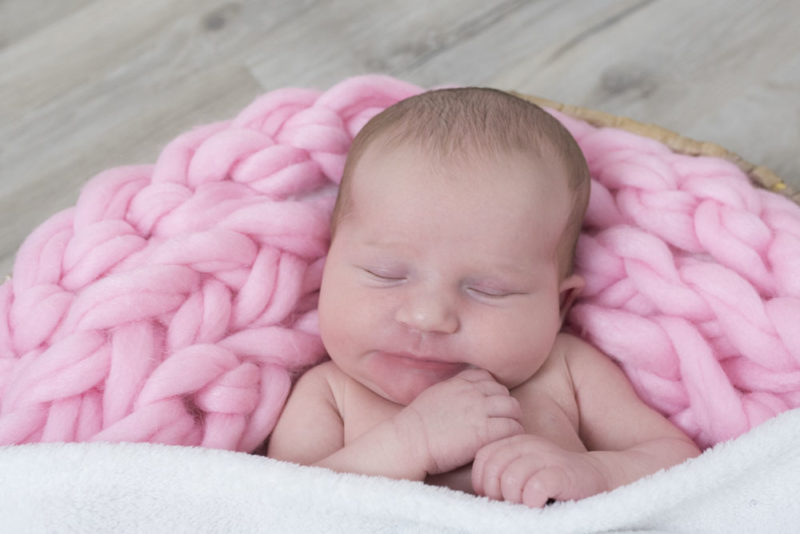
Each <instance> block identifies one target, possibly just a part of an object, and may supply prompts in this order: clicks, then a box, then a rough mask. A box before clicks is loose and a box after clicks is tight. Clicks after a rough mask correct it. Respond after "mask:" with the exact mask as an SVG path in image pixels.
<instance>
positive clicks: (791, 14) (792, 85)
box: [0, 0, 800, 276]
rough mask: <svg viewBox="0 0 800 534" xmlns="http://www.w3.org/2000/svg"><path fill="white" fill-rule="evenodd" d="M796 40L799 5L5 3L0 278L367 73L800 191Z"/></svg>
mask: <svg viewBox="0 0 800 534" xmlns="http://www.w3.org/2000/svg"><path fill="white" fill-rule="evenodd" d="M798 21H800V2H797V1H796V0H742V1H736V2H731V1H726V0H705V1H703V2H697V1H694V0H614V1H611V0H592V1H589V0H586V1H578V0H573V1H569V0H539V1H523V0H496V1H487V0H383V1H377V0H375V1H372V2H370V1H361V0H332V1H324V0H262V1H256V0H239V1H230V2H223V1H215V0H153V1H144V2H126V1H123V0H59V1H57V2H55V1H52V0H0V276H2V275H3V274H5V273H10V272H11V267H12V262H13V256H14V253H15V251H16V249H17V248H18V246H19V244H20V243H21V241H22V239H23V238H24V237H25V236H26V235H27V234H28V233H30V232H31V230H32V229H33V228H34V227H35V226H36V225H38V224H39V223H41V222H42V221H43V220H44V219H46V218H47V217H48V216H49V215H51V214H53V213H55V212H56V211H58V210H60V209H63V208H65V207H67V206H70V205H72V204H74V203H75V201H76V199H77V196H78V192H79V190H80V187H81V186H82V184H83V183H85V182H86V181H87V180H88V179H89V178H91V177H92V176H93V175H95V174H96V173H98V172H100V171H102V170H103V169H106V168H108V167H111V166H116V165H123V164H130V163H151V162H154V161H155V159H156V157H157V155H158V152H159V150H160V148H162V147H163V146H164V145H165V144H166V143H167V142H168V141H169V140H171V139H172V138H174V137H175V136H176V135H177V134H179V133H180V132H183V131H185V130H187V129H188V128H190V127H192V126H195V125H198V124H204V123H208V122H214V121H217V120H221V119H227V118H229V117H231V116H233V115H234V114H235V113H236V112H237V111H238V110H240V109H241V108H243V107H244V106H245V105H247V104H248V103H249V102H250V101H252V100H253V99H254V98H255V97H256V96H258V95H259V94H261V93H263V92H265V91H267V90H271V89H275V88H279V87H285V86H304V87H314V88H318V89H325V88H327V87H329V86H330V85H332V84H334V83H336V82H338V81H340V80H342V79H343V78H345V77H347V76H351V75H354V74H361V73H368V72H380V73H385V74H391V75H394V76H397V77H400V78H403V79H406V80H408V81H411V82H414V83H417V84H420V85H422V86H434V85H441V84H459V85H463V84H477V85H490V86H494V87H499V88H502V89H514V90H517V91H521V92H525V93H529V94H535V95H539V96H544V97H547V98H551V99H553V100H557V101H561V102H565V103H569V104H575V105H580V106H584V107H590V108H594V109H599V110H603V111H606V112H610V113H614V114H618V115H625V116H628V117H632V118H634V119H637V120H640V121H644V122H652V123H656V124H659V125H661V126H664V127H667V128H669V129H672V130H675V131H678V132H680V133H682V134H684V135H687V136H689V137H693V138H695V139H699V140H707V141H713V142H715V143H718V144H721V145H723V146H725V147H726V148H728V149H729V150H732V151H734V152H737V153H738V154H740V155H741V156H743V157H744V158H745V159H747V160H749V161H751V162H753V163H758V164H762V165H766V166H767V167H770V168H771V169H772V170H774V171H775V172H776V173H777V174H778V175H780V176H781V177H782V178H783V179H784V181H786V182H787V183H788V184H789V185H790V186H792V187H793V188H794V189H796V190H800V156H798V154H799V153H800V31H798V29H797V27H798Z"/></svg>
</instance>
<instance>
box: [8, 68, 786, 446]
mask: <svg viewBox="0 0 800 534" xmlns="http://www.w3.org/2000/svg"><path fill="white" fill-rule="evenodd" d="M419 91H420V89H419V88H418V87H415V86H412V85H409V84H407V83H404V82H401V81H398V80H394V79H391V78H387V77H381V76H366V77H359V78H353V79H349V80H346V81H344V82H342V83H340V84H339V85H337V86H335V87H333V88H331V89H330V90H328V91H326V92H316V91H310V90H300V89H284V90H278V91H274V92H271V93H269V94H267V95H265V96H263V97H261V98H260V99H258V100H256V101H255V102H254V103H253V104H252V105H250V106H249V107H248V108H246V109H245V110H244V111H242V112H241V113H240V114H239V116H238V117H236V118H235V119H234V120H232V121H230V122H224V123H219V124H214V125H209V126H205V127H201V128H198V129H195V130H192V131H190V132H188V133H186V134H184V135H181V136H180V137H178V138H177V139H175V140H174V141H173V142H172V143H170V144H169V145H168V146H167V147H166V148H165V149H164V151H163V152H162V154H161V156H160V157H159V159H158V161H157V163H156V164H155V165H154V166H138V167H125V168H118V169H111V170H109V171H106V172H103V173H101V174H100V175H98V176H97V177H95V178H93V179H91V180H90V181H89V182H88V183H87V184H86V186H85V188H84V190H83V192H82V194H81V196H80V199H79V200H78V203H77V205H76V206H75V207H74V208H71V209H68V210H66V211H64V212H62V213H59V214H57V215H55V216H53V217H52V218H51V219H49V220H48V221H46V222H45V223H44V224H42V226H40V227H39V228H38V229H37V230H35V231H34V232H33V233H32V234H31V235H30V236H29V237H28V239H27V240H26V241H25V243H24V244H23V245H22V247H21V248H20V250H19V252H18V255H17V259H16V263H15V266H14V273H13V276H12V278H11V279H10V280H8V281H6V282H5V283H4V284H3V285H2V286H0V444H14V443H27V442H40V441H90V440H103V441H150V442H160V443H171V444H183V445H202V446H206V447H218V448H226V449H234V450H245V451H247V450H252V449H254V448H255V447H257V446H258V445H259V444H260V443H261V442H262V441H263V440H264V439H265V438H266V437H267V436H268V434H269V432H270V431H271V430H272V427H273V426H274V423H275V420H276V418H277V416H278V414H279V413H280V410H281V408H282V406H283V403H284V401H285V399H286V396H287V394H288V391H289V388H290V385H291V381H292V379H293V377H294V376H296V374H297V373H299V372H301V371H302V370H303V369H305V368H307V367H308V366H310V365H313V364H315V363H317V362H319V361H320V360H321V359H322V358H323V357H324V350H323V347H322V345H321V343H320V340H319V337H318V335H317V325H316V314H315V305H316V300H315V298H316V290H317V289H318V286H319V279H320V272H321V265H322V260H323V259H324V255H325V251H326V247H327V244H328V217H329V213H330V209H331V206H332V200H333V193H334V192H335V184H336V182H337V181H338V179H339V177H340V174H341V171H342V167H343V164H344V158H345V154H346V151H347V149H348V146H349V144H350V141H351V139H352V138H353V136H354V135H355V133H356V132H357V131H358V130H359V128H360V127H361V126H362V125H363V124H364V123H365V122H366V121H367V120H369V118H371V117H372V116H373V115H374V114H376V113H377V112H379V111H380V110H381V109H383V108H385V107H386V106H388V105H390V104H392V103H394V102H396V101H398V100H400V99H402V98H405V97H408V96H411V95H413V94H415V93H417V92H419ZM556 115H557V116H558V118H559V119H560V120H562V121H563V122H564V123H565V124H566V125H567V127H568V128H569V129H570V130H571V131H572V133H573V134H574V135H575V137H576V138H577V139H578V142H579V143H580V145H581V147H582V148H583V149H584V151H585V153H586V156H587V159H588V161H589V165H590V168H591V171H592V175H593V177H594V179H595V181H594V183H593V188H594V189H593V192H592V199H591V203H590V208H589V213H588V217H587V222H586V227H585V233H584V236H583V237H582V239H581V242H580V245H579V258H578V267H579V269H580V271H582V273H583V274H584V275H585V276H586V278H587V290H586V292H585V294H584V296H583V298H582V299H581V300H580V301H579V303H578V304H577V306H576V307H575V308H574V311H573V313H572V314H571V316H570V321H571V323H572V325H573V327H574V328H575V329H576V330H578V331H580V332H581V333H582V334H583V335H585V336H586V337H587V338H588V339H590V340H591V341H592V342H593V343H595V344H596V345H598V346H599V347H600V348H601V349H603V350H605V351H606V352H608V353H609V354H611V355H612V356H613V357H615V358H617V359H618V360H619V362H620V363H621V365H622V366H623V368H624V370H625V371H626V373H627V374H628V376H629V377H630V379H631V380H632V382H633V383H634V385H635V387H636V389H637V391H638V392H639V394H640V395H641V396H642V398H643V399H645V400H646V401H647V402H648V403H650V404H652V405H653V406H655V407H656V408H657V409H659V410H660V411H662V412H663V413H665V414H667V415H668V416H669V417H670V418H671V419H672V420H673V421H674V422H675V423H676V424H678V425H679V426H681V427H682V428H683V429H685V430H686V431H687V432H688V433H689V434H691V435H692V436H694V437H695V439H696V440H697V441H698V443H699V444H701V445H703V446H708V445H711V444H713V443H716V442H718V441H720V440H723V439H726V438H730V437H733V436H736V435H738V434H740V433H742V432H745V431H747V430H748V429H750V428H751V427H753V426H754V425H756V424H758V423H760V422H761V421H763V420H765V419H767V418H769V417H771V416H773V415H775V414H777V413H779V412H781V411H783V410H786V409H788V408H790V407H795V406H797V405H798V404H800V329H798V328H797V325H800V277H798V276H797V273H798V272H800V207H798V206H796V205H795V204H793V203H791V202H790V201H788V200H786V199H784V198H782V197H780V196H778V195H774V194H771V193H768V192H765V191H763V190H758V189H756V188H754V187H752V186H751V185H750V184H749V183H748V181H747V178H746V177H745V176H744V175H743V174H742V173H741V172H740V171H739V170H738V169H737V168H736V167H735V166H733V165H731V164H729V163H727V162H724V161H721V160H716V159H710V158H691V157H687V156H682V155H676V154H673V153H672V152H671V151H670V150H669V149H667V148H665V147H664V146H663V145H661V144H659V143H657V142H654V141H651V140H647V139H643V138H640V137H637V136H634V135H631V134H628V133H625V132H622V131H619V130H613V129H596V128H594V127H592V126H590V125H588V124H585V123H583V122H580V121H577V120H575V119H570V118H568V117H564V116H561V115H559V114H556Z"/></svg>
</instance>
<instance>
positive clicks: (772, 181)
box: [510, 91, 800, 204]
mask: <svg viewBox="0 0 800 534" xmlns="http://www.w3.org/2000/svg"><path fill="white" fill-rule="evenodd" d="M510 93H511V94H513V95H515V96H518V97H520V98H523V99H525V100H528V101H529V102H533V103H535V104H538V105H540V106H542V107H547V108H551V109H555V110H558V111H560V112H561V113H564V114H566V115H569V116H571V117H574V118H576V119H580V120H583V121H586V122H588V123H589V124H591V125H593V126H600V127H604V126H605V127H611V128H620V129H622V130H626V131H629V132H631V133H634V134H636V135H642V136H645V137H650V138H651V139H655V140H657V141H660V142H662V143H664V144H665V145H667V146H668V147H669V148H670V149H671V150H673V151H674V152H678V153H681V154H688V155H692V156H711V157H717V158H722V159H726V160H728V161H730V162H731V163H734V164H735V165H736V166H738V167H739V168H740V169H742V171H743V172H744V173H745V174H747V176H749V177H750V180H751V181H752V182H753V183H755V184H756V185H758V186H759V187H762V188H764V189H768V190H770V191H773V192H775V193H778V194H780V195H783V196H785V197H787V198H789V199H790V200H792V201H794V202H795V203H797V204H800V192H798V191H795V190H794V189H792V187H790V186H789V185H787V184H786V183H784V182H783V180H781V179H780V178H779V177H778V175H777V174H775V173H774V172H773V171H772V170H770V169H769V168H767V167H764V166H763V165H754V164H752V163H750V162H749V161H746V160H744V159H743V158H742V157H740V156H739V155H738V154H735V153H733V152H731V151H729V150H727V149H725V148H723V147H721V146H720V145H717V144H715V143H709V142H705V141H696V140H694V139H690V138H688V137H684V136H682V135H680V134H678V133H677V132H673V131H672V130H668V129H666V128H662V127H661V126H657V125H655V124H646V123H642V122H638V121H635V120H633V119H630V118H628V117H621V116H618V115H612V114H610V113H605V112H603V111H597V110H594V109H589V108H583V107H580V106H571V105H567V104H562V103H560V102H556V101H554V100H549V99H547V98H542V97H538V96H531V95H526V94H524V93H519V92H516V91H510Z"/></svg>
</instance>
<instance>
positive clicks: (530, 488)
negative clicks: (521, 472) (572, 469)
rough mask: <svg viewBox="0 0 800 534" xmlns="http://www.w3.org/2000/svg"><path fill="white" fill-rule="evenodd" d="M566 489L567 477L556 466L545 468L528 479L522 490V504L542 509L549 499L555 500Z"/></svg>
mask: <svg viewBox="0 0 800 534" xmlns="http://www.w3.org/2000/svg"><path fill="white" fill-rule="evenodd" d="M566 487H567V476H566V473H565V472H564V470H563V469H562V468H560V467H558V466H550V467H545V468H544V469H541V470H539V471H538V472H537V473H536V474H535V475H534V476H532V477H531V478H529V479H528V481H527V482H526V483H525V487H524V488H523V489H522V504H524V505H525V506H530V507H532V508H542V507H543V506H544V505H545V504H547V501H548V500H550V499H557V498H559V497H560V496H561V494H562V492H564V490H565V489H566Z"/></svg>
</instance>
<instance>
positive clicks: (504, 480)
mask: <svg viewBox="0 0 800 534" xmlns="http://www.w3.org/2000/svg"><path fill="white" fill-rule="evenodd" d="M543 467H544V466H543V465H542V463H541V461H539V458H538V457H536V456H531V455H521V456H519V457H518V458H516V459H515V460H513V461H512V462H511V463H509V464H508V465H507V466H506V468H505V470H504V471H503V474H502V475H501V476H500V493H502V495H503V500H504V501H507V502H513V503H517V504H519V503H521V502H522V492H523V490H524V489H525V486H526V484H527V482H528V481H529V480H530V479H531V478H533V477H535V476H536V474H537V473H538V472H539V471H541V470H542V469H543Z"/></svg>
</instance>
